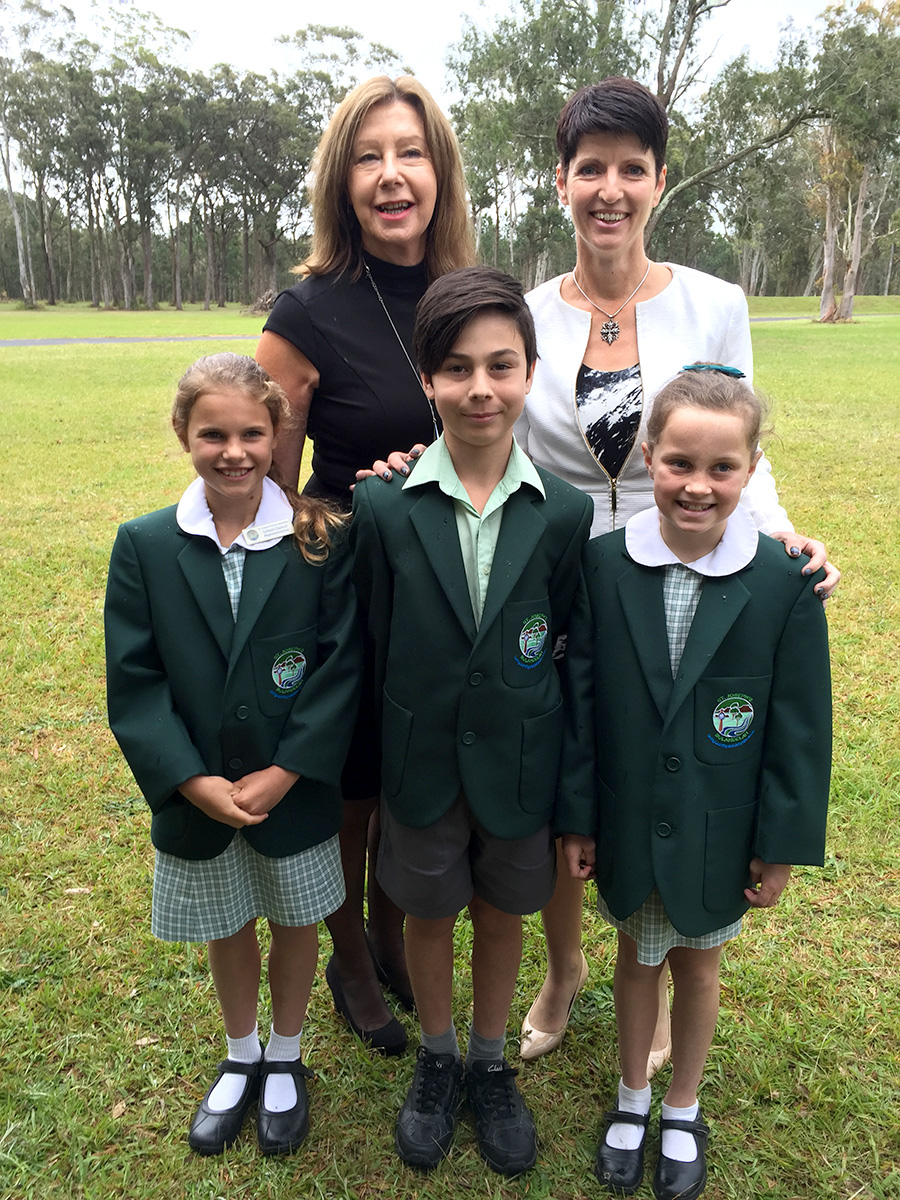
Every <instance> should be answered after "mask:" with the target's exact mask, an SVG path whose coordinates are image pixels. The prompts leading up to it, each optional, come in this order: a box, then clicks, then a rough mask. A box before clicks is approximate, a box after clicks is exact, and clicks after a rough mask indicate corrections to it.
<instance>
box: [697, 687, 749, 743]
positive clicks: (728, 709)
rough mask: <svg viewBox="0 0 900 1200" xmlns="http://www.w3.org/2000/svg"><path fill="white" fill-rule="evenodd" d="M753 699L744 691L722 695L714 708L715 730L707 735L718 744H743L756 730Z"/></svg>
mask: <svg viewBox="0 0 900 1200" xmlns="http://www.w3.org/2000/svg"><path fill="white" fill-rule="evenodd" d="M753 716H754V713H753V699H752V697H750V696H745V695H744V694H743V692H731V693H730V694H729V695H727V696H720V697H719V699H718V700H717V701H716V706H715V708H714V709H713V714H712V724H713V732H712V733H708V734H707V735H706V736H707V737H708V738H709V740H710V741H711V742H713V743H714V745H716V746H727V747H729V748H731V747H734V746H743V744H744V742H747V741H749V740H750V738H752V737H753V734H754V733H755V732H756V731H755V730H753V729H751V728H750V726H751V725H752V724H753Z"/></svg>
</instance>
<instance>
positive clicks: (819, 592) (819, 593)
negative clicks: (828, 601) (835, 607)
mask: <svg viewBox="0 0 900 1200" xmlns="http://www.w3.org/2000/svg"><path fill="white" fill-rule="evenodd" d="M816 595H817V596H818V597H819V599H820V600H824V599H825V589H824V588H823V587H822V588H816Z"/></svg>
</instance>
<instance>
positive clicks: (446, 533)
mask: <svg viewBox="0 0 900 1200" xmlns="http://www.w3.org/2000/svg"><path fill="white" fill-rule="evenodd" d="M409 519H410V521H411V522H412V525H413V528H414V529H415V531H416V533H417V534H418V537H419V541H420V542H421V544H422V549H423V551H424V552H425V557H426V558H427V559H428V562H429V564H430V566H431V569H432V571H434V573H435V575H436V576H437V579H438V582H439V583H440V585H441V588H442V590H443V592H444V595H445V596H446V597H447V602H448V603H449V605H450V607H451V608H452V609H453V611H454V613H455V614H456V617H457V620H458V621H459V623H460V625H462V627H463V629H464V630H465V632H466V636H467V637H468V638H470V639H471V640H472V641H474V640H475V615H474V613H473V612H472V600H471V597H470V596H469V585H468V583H467V582H466V569H465V567H464V566H463V560H462V551H461V550H460V548H459V537H458V536H457V533H456V515H455V513H454V510H453V504H452V502H448V500H447V498H446V497H445V496H444V495H443V493H442V492H441V491H440V490H439V489H438V488H437V486H435V487H426V488H423V489H422V491H421V492H420V495H419V498H418V500H417V501H416V503H415V504H414V505H413V506H412V508H411V509H410V510H409ZM435 616H437V614H435Z"/></svg>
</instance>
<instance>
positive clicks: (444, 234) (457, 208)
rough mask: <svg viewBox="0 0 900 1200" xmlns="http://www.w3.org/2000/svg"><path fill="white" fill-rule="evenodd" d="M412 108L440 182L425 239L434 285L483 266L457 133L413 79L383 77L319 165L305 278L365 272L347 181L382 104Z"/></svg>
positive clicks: (353, 97) (324, 147) (321, 149)
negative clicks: (370, 119) (478, 262)
mask: <svg viewBox="0 0 900 1200" xmlns="http://www.w3.org/2000/svg"><path fill="white" fill-rule="evenodd" d="M392 103H400V104H408V105H409V106H410V108H412V109H413V110H414V111H415V113H416V114H417V115H418V117H419V118H420V119H421V121H422V124H423V126H424V127H425V142H426V145H427V146H428V153H429V155H430V157H431V165H432V166H433V167H434V174H435V179H436V180H437V200H436V201H435V206H434V214H433V216H432V218H431V222H430V224H429V226H428V229H427V231H426V234H425V265H426V269H427V271H428V279H429V282H430V281H431V280H434V279H437V278H438V277H439V276H440V275H444V274H446V272H447V271H452V270H453V269H454V268H455V267H468V266H471V265H472V264H473V263H474V262H475V243H474V237H473V234H472V225H471V222H470V220H469V210H468V205H467V203H466V181H465V175H464V173H463V165H462V157H461V156H460V152H459V144H458V142H457V140H456V134H455V133H454V132H453V130H452V128H451V127H450V122H449V121H448V120H447V118H446V117H445V116H444V114H443V113H442V112H441V110H440V109H439V108H438V106H437V104H436V103H435V100H434V97H433V96H432V95H431V94H430V93H429V92H428V91H427V90H426V89H425V88H424V87H423V86H422V84H421V83H419V81H418V79H416V78H415V77H414V76H412V75H401V76H399V78H397V79H391V78H390V77H389V76H388V75H376V76H374V77H373V78H372V79H367V80H366V82H365V83H361V84H359V86H358V87H355V88H354V89H353V91H351V92H348V94H347V95H346V96H345V97H344V99H343V100H342V101H341V103H340V104H339V105H338V107H337V108H336V109H335V113H334V116H333V117H332V118H331V120H330V121H329V123H328V128H327V129H326V130H325V132H324V133H323V134H322V140H321V141H320V142H319V145H318V148H317V149H316V153H315V157H314V158H313V164H312V169H313V174H314V182H313V187H312V209H313V242H312V253H311V254H310V255H309V257H308V258H307V259H306V260H305V262H303V263H302V264H301V265H300V266H299V267H295V268H294V270H295V272H296V273H297V274H300V275H327V274H329V273H330V272H332V271H348V270H349V271H351V272H352V276H353V278H354V279H358V278H359V277H360V275H361V274H362V271H363V257H362V234H361V231H360V227H359V221H358V220H357V218H356V213H355V212H354V211H353V205H352V204H351V203H350V195H349V191H348V188H347V180H348V177H349V175H350V167H351V165H352V163H353V144H354V142H355V141H356V137H357V134H358V133H359V130H360V126H361V125H362V123H363V121H364V120H365V118H366V116H367V115H368V113H369V110H370V109H371V108H373V107H374V106H375V105H376V104H392Z"/></svg>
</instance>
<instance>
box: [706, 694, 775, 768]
mask: <svg viewBox="0 0 900 1200" xmlns="http://www.w3.org/2000/svg"><path fill="white" fill-rule="evenodd" d="M771 687H772V676H771V675H752V676H751V675H723V676H720V677H719V678H717V679H705V678H704V679H701V680H699V682H698V683H697V686H696V688H695V690H694V754H695V755H696V757H697V758H698V759H699V761H700V762H703V763H709V764H710V765H711V766H714V767H718V766H723V767H724V766H731V765H732V763H739V762H745V761H747V760H748V759H752V758H756V757H758V756H759V753H760V750H761V749H762V744H763V739H764V737H765V728H766V717H767V715H768V706H769V692H770V690H771Z"/></svg>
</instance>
